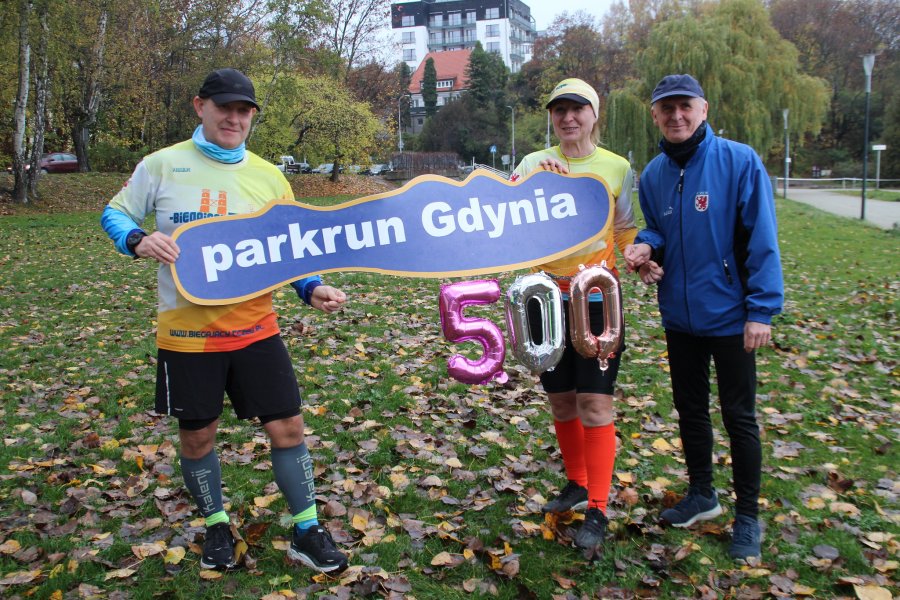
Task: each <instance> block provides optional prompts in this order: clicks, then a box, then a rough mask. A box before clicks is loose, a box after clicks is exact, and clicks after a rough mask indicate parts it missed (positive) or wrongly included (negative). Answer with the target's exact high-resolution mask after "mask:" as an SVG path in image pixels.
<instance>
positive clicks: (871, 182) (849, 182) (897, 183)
mask: <svg viewBox="0 0 900 600" xmlns="http://www.w3.org/2000/svg"><path fill="white" fill-rule="evenodd" d="M772 180H773V182H775V183H777V184H778V189H783V188H784V177H774V176H773V177H772ZM862 181H863V180H862V177H814V178H803V177H788V188H792V187H799V188H819V189H825V190H859V189H862ZM866 188H868V189H870V190H874V189H880V188H886V189H898V188H900V179H878V180H876V179H874V178H871V177H869V178H867V179H866Z"/></svg>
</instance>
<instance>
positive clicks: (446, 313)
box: [439, 279, 509, 384]
mask: <svg viewBox="0 0 900 600" xmlns="http://www.w3.org/2000/svg"><path fill="white" fill-rule="evenodd" d="M499 299H500V284H498V283H497V281H496V280H494V279H491V280H480V281H461V282H459V283H450V284H444V285H442V286H441V294H440V299H439V304H440V311H441V330H442V331H443V332H444V337H446V338H447V340H449V341H451V342H466V341H469V340H475V341H478V342H480V343H481V345H482V346H483V347H484V354H482V355H481V357H480V358H479V359H477V360H474V361H473V360H469V359H468V358H466V357H465V356H462V355H461V354H454V355H453V356H451V357H450V360H449V361H447V371H448V373H449V374H450V376H451V377H453V378H454V379H456V380H458V381H461V382H463V383H468V384H479V383H487V382H489V381H490V380H491V379H496V380H497V381H498V382H499V383H506V381H507V379H509V377H508V375H507V374H506V372H505V371H504V370H503V361H504V360H505V358H506V347H505V345H504V343H503V333H502V332H501V331H500V328H499V327H497V325H495V324H494V323H492V322H491V321H488V320H487V319H475V318H470V317H466V316H464V315H463V310H465V308H466V307H467V306H469V305H470V304H491V303H494V302H496V301H497V300H499Z"/></svg>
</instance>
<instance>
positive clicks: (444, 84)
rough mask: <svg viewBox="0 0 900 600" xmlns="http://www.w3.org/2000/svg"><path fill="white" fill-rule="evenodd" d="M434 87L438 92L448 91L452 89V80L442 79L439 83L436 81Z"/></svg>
mask: <svg viewBox="0 0 900 600" xmlns="http://www.w3.org/2000/svg"><path fill="white" fill-rule="evenodd" d="M435 87H436V88H437V89H439V90H449V89H450V88H452V87H453V80H452V79H442V80H441V81H438V82H437V84H435Z"/></svg>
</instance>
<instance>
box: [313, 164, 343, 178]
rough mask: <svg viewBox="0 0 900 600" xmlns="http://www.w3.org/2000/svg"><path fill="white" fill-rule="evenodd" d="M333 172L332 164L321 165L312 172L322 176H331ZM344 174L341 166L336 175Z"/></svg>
mask: <svg viewBox="0 0 900 600" xmlns="http://www.w3.org/2000/svg"><path fill="white" fill-rule="evenodd" d="M333 170H334V163H322V164H321V165H319V166H318V167H316V168H315V169H313V170H312V172H313V173H321V174H322V175H331V172H332V171H333ZM343 172H344V166H343V165H341V167H340V169H339V170H338V173H343Z"/></svg>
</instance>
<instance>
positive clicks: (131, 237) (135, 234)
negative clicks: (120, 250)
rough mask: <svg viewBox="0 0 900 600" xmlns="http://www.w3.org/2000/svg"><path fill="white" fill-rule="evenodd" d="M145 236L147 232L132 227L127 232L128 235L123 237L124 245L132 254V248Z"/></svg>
mask: <svg viewBox="0 0 900 600" xmlns="http://www.w3.org/2000/svg"><path fill="white" fill-rule="evenodd" d="M145 237H147V234H146V233H144V232H143V231H141V230H140V229H134V230H132V231H131V232H130V233H129V234H128V237H127V238H125V247H126V248H128V251H129V252H131V253H132V254H134V253H135V252H134V249H135V248H137V245H138V244H140V243H141V240H142V239H144V238H145Z"/></svg>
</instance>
